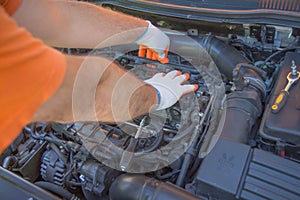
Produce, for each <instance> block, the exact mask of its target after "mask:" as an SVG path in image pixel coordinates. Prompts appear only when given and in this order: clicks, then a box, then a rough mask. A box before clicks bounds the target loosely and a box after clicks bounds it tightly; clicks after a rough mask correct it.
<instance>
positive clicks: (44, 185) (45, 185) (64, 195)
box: [34, 181, 79, 200]
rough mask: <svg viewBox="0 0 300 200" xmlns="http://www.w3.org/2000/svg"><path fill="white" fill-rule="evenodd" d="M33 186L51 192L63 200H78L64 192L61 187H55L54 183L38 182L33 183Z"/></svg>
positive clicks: (69, 193) (66, 191)
mask: <svg viewBox="0 0 300 200" xmlns="http://www.w3.org/2000/svg"><path fill="white" fill-rule="evenodd" d="M34 184H35V185H37V186H39V187H41V188H43V189H45V190H48V191H50V192H53V193H54V194H57V195H59V196H60V197H62V198H63V199H68V200H78V199H79V198H78V197H76V196H75V195H74V194H72V193H71V192H69V191H68V190H65V189H64V188H62V187H61V186H58V185H55V184H54V183H49V182H45V181H38V182H35V183H34Z"/></svg>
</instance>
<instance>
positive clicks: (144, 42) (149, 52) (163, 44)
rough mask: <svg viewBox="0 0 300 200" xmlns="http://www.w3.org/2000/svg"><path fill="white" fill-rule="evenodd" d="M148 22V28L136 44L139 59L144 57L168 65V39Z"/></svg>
mask: <svg viewBox="0 0 300 200" xmlns="http://www.w3.org/2000/svg"><path fill="white" fill-rule="evenodd" d="M147 22H148V24H149V25H148V28H147V30H146V31H145V33H144V34H143V35H142V36H140V37H139V38H138V39H137V40H136V43H137V44H138V45H139V46H140V47H139V57H145V56H146V58H148V59H151V60H158V61H160V62H161V63H164V64H165V63H168V62H169V59H168V57H167V56H168V51H169V45H170V39H169V37H168V36H167V35H166V34H165V33H163V32H162V31H161V30H159V29H158V28H156V27H155V26H153V25H152V24H151V22H150V21H147Z"/></svg>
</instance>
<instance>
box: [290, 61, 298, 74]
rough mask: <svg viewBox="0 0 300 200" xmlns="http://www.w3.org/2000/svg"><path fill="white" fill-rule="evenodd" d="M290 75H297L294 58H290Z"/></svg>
mask: <svg viewBox="0 0 300 200" xmlns="http://www.w3.org/2000/svg"><path fill="white" fill-rule="evenodd" d="M291 68H292V76H297V66H296V63H295V61H294V60H292V66H291Z"/></svg>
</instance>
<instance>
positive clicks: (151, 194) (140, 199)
mask: <svg viewBox="0 0 300 200" xmlns="http://www.w3.org/2000/svg"><path fill="white" fill-rule="evenodd" d="M109 198H110V200H128V199H130V200H161V199H163V200H187V199H189V200H201V199H199V198H197V197H195V196H194V195H193V194H191V193H189V192H187V191H185V190H184V189H182V188H180V187H177V186H175V185H173V184H171V183H165V182H161V181H158V180H156V179H154V178H149V177H146V176H144V175H135V174H123V175H121V176H119V177H118V178H117V179H116V180H115V181H114V182H113V184H112V185H111V187H110V190H109Z"/></svg>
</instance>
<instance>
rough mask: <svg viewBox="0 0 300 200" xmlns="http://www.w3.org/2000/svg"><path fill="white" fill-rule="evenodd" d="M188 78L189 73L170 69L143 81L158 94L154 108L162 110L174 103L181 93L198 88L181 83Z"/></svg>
mask: <svg viewBox="0 0 300 200" xmlns="http://www.w3.org/2000/svg"><path fill="white" fill-rule="evenodd" d="M189 78H190V76H189V74H181V72H180V71H176V70H174V71H171V72H169V73H167V74H166V75H165V74H164V73H157V74H155V75H154V76H153V77H152V78H150V79H148V80H145V81H144V82H146V83H148V84H149V85H151V86H153V87H154V88H155V89H156V92H157V95H158V106H157V108H156V110H162V109H165V108H168V107H170V106H172V105H174V104H175V103H176V102H177V101H178V100H179V99H180V97H181V96H182V95H184V94H187V93H190V92H193V91H195V90H197V89H198V85H197V84H195V85H182V83H183V82H185V81H187V80H188V79H189Z"/></svg>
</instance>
